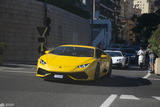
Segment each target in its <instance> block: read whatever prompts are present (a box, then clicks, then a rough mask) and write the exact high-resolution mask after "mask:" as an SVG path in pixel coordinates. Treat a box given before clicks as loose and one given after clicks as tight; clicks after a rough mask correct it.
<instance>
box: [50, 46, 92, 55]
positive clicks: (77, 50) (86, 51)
mask: <svg viewBox="0 0 160 107" xmlns="http://www.w3.org/2000/svg"><path fill="white" fill-rule="evenodd" d="M51 53H53V54H56V55H64V56H76V57H93V56H94V49H91V48H83V47H66V46H61V47H57V48H55V50H53V51H51Z"/></svg>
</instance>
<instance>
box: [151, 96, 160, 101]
mask: <svg viewBox="0 0 160 107" xmlns="http://www.w3.org/2000/svg"><path fill="white" fill-rule="evenodd" d="M152 97H153V98H155V99H156V100H159V101H160V97H157V96H152Z"/></svg>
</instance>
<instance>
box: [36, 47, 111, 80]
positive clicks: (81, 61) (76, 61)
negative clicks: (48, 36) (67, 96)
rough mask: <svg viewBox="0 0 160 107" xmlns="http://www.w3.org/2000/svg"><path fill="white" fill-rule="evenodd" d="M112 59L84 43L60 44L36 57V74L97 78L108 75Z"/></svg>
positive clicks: (76, 78)
mask: <svg viewBox="0 0 160 107" xmlns="http://www.w3.org/2000/svg"><path fill="white" fill-rule="evenodd" d="M111 71H112V59H111V57H110V56H109V55H107V54H105V53H104V52H103V51H102V50H100V49H98V48H96V47H93V46H85V45H61V46H58V47H56V48H55V49H53V50H47V51H45V54H44V55H42V56H41V57H40V58H39V59H38V63H37V72H36V76H39V77H50V78H53V79H71V80H97V79H98V78H100V77H102V76H106V77H110V76H111Z"/></svg>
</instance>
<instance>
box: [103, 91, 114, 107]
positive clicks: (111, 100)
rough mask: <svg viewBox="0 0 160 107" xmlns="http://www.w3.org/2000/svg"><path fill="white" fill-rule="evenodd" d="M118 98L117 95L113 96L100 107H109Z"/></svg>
mask: <svg viewBox="0 0 160 107" xmlns="http://www.w3.org/2000/svg"><path fill="white" fill-rule="evenodd" d="M116 98H117V95H116V94H111V95H110V96H109V97H108V98H107V99H106V100H105V101H104V102H103V103H102V104H101V106H100V107H109V106H110V105H111V104H112V103H113V101H114V100H115V99H116Z"/></svg>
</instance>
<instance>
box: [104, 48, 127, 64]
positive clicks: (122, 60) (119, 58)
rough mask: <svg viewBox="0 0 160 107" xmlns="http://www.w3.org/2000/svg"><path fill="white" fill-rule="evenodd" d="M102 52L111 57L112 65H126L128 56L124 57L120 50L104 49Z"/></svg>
mask: <svg viewBox="0 0 160 107" xmlns="http://www.w3.org/2000/svg"><path fill="white" fill-rule="evenodd" d="M104 52H105V53H106V54H109V55H110V56H111V57H112V65H113V66H121V67H128V65H129V60H128V57H126V56H125V54H124V53H122V52H121V51H114V50H113V51H112V50H104Z"/></svg>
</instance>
